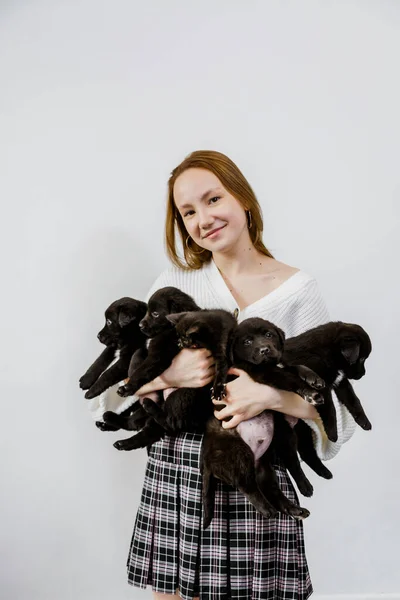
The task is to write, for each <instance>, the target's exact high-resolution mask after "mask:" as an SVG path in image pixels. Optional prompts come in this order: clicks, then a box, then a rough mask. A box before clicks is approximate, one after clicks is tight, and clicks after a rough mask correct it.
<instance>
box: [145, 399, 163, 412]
mask: <svg viewBox="0 0 400 600" xmlns="http://www.w3.org/2000/svg"><path fill="white" fill-rule="evenodd" d="M141 404H142V406H143V408H144V410H145V411H146V412H147V413H148V414H149V415H151V416H155V415H158V414H159V413H160V412H161V409H160V408H159V407H158V406H157V405H156V404H155V402H154V400H152V399H151V398H143V400H141Z"/></svg>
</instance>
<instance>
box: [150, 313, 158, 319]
mask: <svg viewBox="0 0 400 600" xmlns="http://www.w3.org/2000/svg"><path fill="white" fill-rule="evenodd" d="M151 316H152V317H154V318H155V319H157V317H159V314H158V312H152V313H151Z"/></svg>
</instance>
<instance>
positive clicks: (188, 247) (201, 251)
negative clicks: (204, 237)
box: [186, 235, 206, 254]
mask: <svg viewBox="0 0 400 600" xmlns="http://www.w3.org/2000/svg"><path fill="white" fill-rule="evenodd" d="M190 239H191V237H190V235H188V236H187V238H186V248H187V249H188V250H190V252H192V254H202V253H203V252H204V251H205V250H206V248H202V249H201V250H200V252H195V251H194V250H193V248H191V247H190V246H189V244H188V241H189V240H190Z"/></svg>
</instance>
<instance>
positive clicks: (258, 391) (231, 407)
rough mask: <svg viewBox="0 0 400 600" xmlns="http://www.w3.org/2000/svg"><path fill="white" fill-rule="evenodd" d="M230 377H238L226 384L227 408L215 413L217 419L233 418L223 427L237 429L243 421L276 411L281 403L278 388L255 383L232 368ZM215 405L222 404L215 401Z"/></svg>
mask: <svg viewBox="0 0 400 600" xmlns="http://www.w3.org/2000/svg"><path fill="white" fill-rule="evenodd" d="M228 374H230V375H238V377H237V378H236V379H235V380H234V381H230V382H229V383H227V384H226V389H225V391H226V397H225V398H224V400H223V403H224V404H226V406H225V408H222V409H221V410H220V411H215V412H214V415H215V416H216V417H217V419H226V417H232V418H231V419H230V420H229V421H223V423H222V427H223V428H224V429H230V428H231V427H236V426H237V425H238V424H239V423H240V422H241V421H247V420H248V419H252V418H253V417H255V416H256V415H259V414H260V413H261V412H262V411H263V410H268V409H276V408H277V406H278V403H279V398H280V393H279V390H277V389H276V388H273V387H270V386H269V385H264V384H261V383H257V382H256V381H254V380H253V379H252V378H251V377H250V376H249V375H248V374H247V373H246V372H245V371H242V369H236V367H231V368H230V369H229V371H228ZM213 402H214V404H216V405H220V404H221V402H218V401H216V400H213Z"/></svg>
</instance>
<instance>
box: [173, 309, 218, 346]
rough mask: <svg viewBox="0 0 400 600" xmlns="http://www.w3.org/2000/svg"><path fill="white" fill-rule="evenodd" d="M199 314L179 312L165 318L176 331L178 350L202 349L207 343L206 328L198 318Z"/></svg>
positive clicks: (195, 312)
mask: <svg viewBox="0 0 400 600" xmlns="http://www.w3.org/2000/svg"><path fill="white" fill-rule="evenodd" d="M200 315H201V313H199V312H198V311H194V312H188V311H186V312H181V313H173V314H171V315H168V316H167V319H168V321H169V322H170V323H171V325H173V326H174V327H175V329H176V333H177V334H178V345H179V347H180V348H204V344H205V343H207V338H208V336H207V333H208V331H207V326H206V324H205V323H204V322H202V321H201V318H199V317H200Z"/></svg>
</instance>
